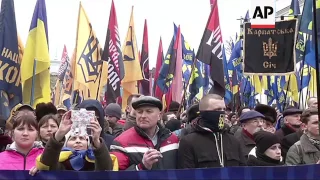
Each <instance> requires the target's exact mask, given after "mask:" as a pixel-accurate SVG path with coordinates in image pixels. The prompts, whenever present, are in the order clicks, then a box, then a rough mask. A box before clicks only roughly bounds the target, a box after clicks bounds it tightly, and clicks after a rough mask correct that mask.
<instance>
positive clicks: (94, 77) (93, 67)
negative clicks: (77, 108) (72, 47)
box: [74, 2, 108, 100]
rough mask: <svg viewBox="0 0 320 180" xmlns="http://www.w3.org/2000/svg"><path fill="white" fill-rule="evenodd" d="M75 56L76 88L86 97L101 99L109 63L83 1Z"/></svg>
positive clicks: (80, 8)
mask: <svg viewBox="0 0 320 180" xmlns="http://www.w3.org/2000/svg"><path fill="white" fill-rule="evenodd" d="M75 56H76V57H75V61H76V62H75V78H74V80H75V81H74V90H80V94H82V95H83V98H84V99H96V100H100V98H102V97H103V95H101V92H102V90H103V85H105V84H106V83H107V79H108V70H107V67H108V65H107V62H106V61H103V60H102V59H101V47H100V44H99V41H98V39H97V36H96V34H95V32H94V30H93V28H92V24H91V23H90V20H89V18H88V16H87V14H86V12H85V10H84V8H83V6H82V3H81V2H80V5H79V17H78V33H77V43H76V54H75Z"/></svg>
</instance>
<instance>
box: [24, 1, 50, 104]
mask: <svg viewBox="0 0 320 180" xmlns="http://www.w3.org/2000/svg"><path fill="white" fill-rule="evenodd" d="M49 69H50V55H49V42H48V24H47V11H46V4H45V0H37V4H36V6H35V9H34V13H33V17H32V20H31V25H30V30H29V36H28V39H27V43H26V47H25V50H24V54H23V59H22V63H21V82H22V88H23V102H24V103H25V104H30V105H31V106H33V107H36V105H37V104H38V103H41V102H50V100H51V93H50V91H51V90H50V70H49Z"/></svg>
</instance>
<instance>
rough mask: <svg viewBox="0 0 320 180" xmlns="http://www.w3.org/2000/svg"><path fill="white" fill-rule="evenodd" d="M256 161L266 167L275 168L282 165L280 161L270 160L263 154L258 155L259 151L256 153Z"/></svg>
mask: <svg viewBox="0 0 320 180" xmlns="http://www.w3.org/2000/svg"><path fill="white" fill-rule="evenodd" d="M256 155H257V159H258V160H260V161H262V162H264V163H265V164H266V165H267V164H269V165H272V166H277V165H282V163H281V161H280V160H276V159H272V158H270V157H269V156H266V155H265V154H262V153H260V152H259V151H256Z"/></svg>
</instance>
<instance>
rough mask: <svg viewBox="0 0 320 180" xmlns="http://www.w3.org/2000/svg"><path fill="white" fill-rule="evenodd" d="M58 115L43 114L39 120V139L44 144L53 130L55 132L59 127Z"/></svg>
mask: <svg viewBox="0 0 320 180" xmlns="http://www.w3.org/2000/svg"><path fill="white" fill-rule="evenodd" d="M58 121H59V120H58V117H57V116H56V115H53V114H48V115H45V116H43V117H42V118H41V119H40V121H39V124H38V126H39V139H40V141H41V142H42V144H43V146H45V145H46V144H47V142H48V140H49V139H50V137H51V136H52V134H54V133H55V132H57V130H58V127H59V122H58Z"/></svg>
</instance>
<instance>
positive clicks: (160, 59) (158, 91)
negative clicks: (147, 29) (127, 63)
mask: <svg viewBox="0 0 320 180" xmlns="http://www.w3.org/2000/svg"><path fill="white" fill-rule="evenodd" d="M163 59H164V57H163V48H162V39H161V38H160V42H159V48H158V56H157V64H156V70H155V73H154V83H153V91H154V97H156V98H158V99H160V100H161V99H162V96H163V91H162V90H161V89H160V87H159V86H158V84H157V81H158V77H159V72H160V69H161V66H162V63H163Z"/></svg>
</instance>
